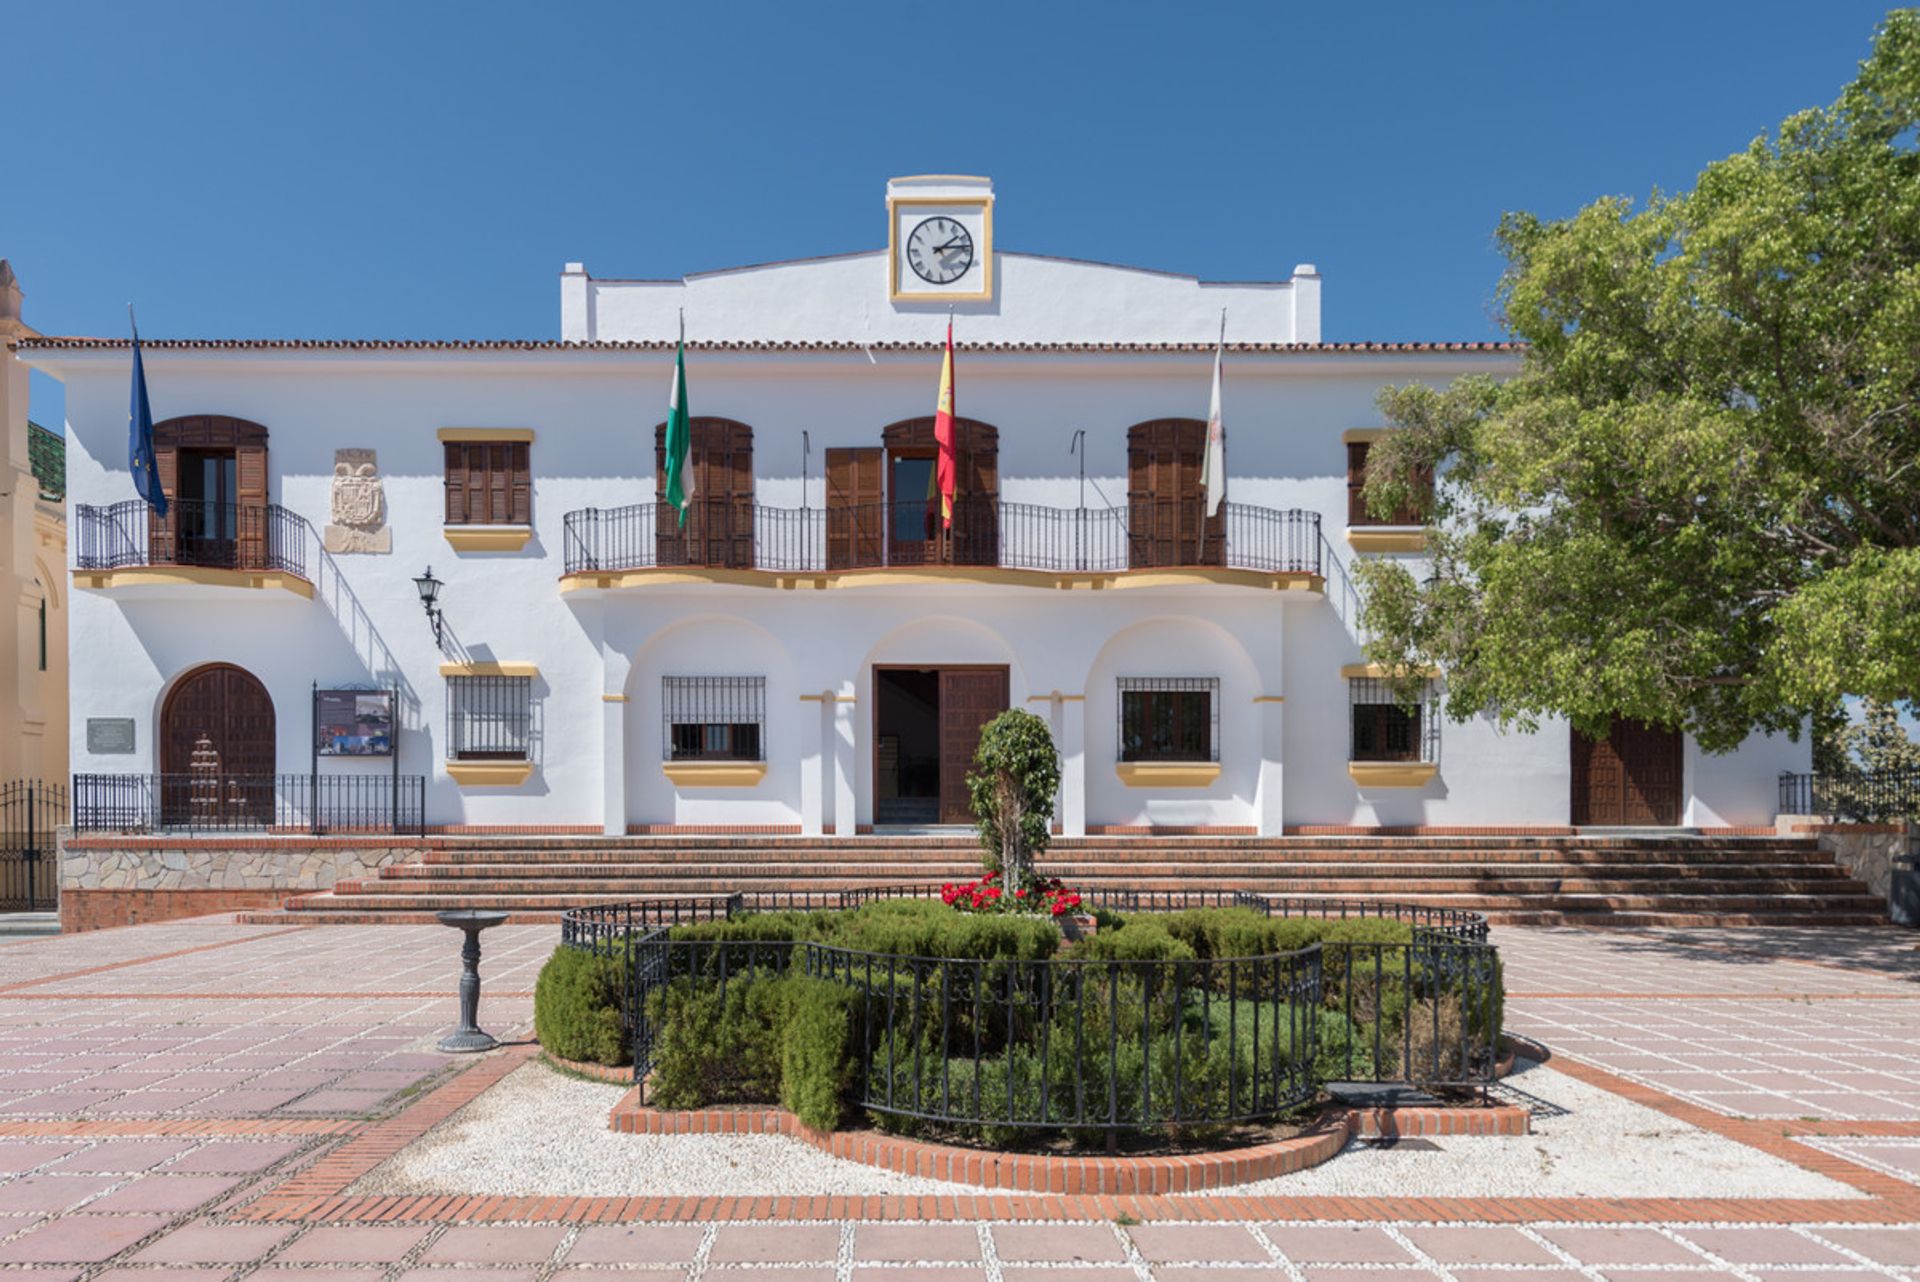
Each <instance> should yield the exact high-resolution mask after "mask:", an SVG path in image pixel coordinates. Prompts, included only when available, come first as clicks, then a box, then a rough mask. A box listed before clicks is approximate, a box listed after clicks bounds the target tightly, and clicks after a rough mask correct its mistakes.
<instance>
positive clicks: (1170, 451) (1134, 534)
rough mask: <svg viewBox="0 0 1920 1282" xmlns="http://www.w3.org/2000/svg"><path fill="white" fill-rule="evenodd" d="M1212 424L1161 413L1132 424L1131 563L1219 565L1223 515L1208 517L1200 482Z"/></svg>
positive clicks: (1129, 488)
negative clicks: (1142, 421) (1169, 416)
mask: <svg viewBox="0 0 1920 1282" xmlns="http://www.w3.org/2000/svg"><path fill="white" fill-rule="evenodd" d="M1206 447H1207V425H1206V424H1205V423H1203V422H1201V421H1200V420H1198V419H1191V418H1162V419H1154V420H1152V421H1150V422H1146V423H1136V424H1135V425H1134V426H1132V427H1131V428H1128V429H1127V533H1128V540H1127V563H1128V565H1130V566H1132V567H1133V568H1135V569H1145V568H1149V567H1167V566H1188V565H1219V564H1221V563H1222V562H1223V561H1224V559H1225V558H1224V553H1225V549H1226V532H1225V530H1226V522H1225V517H1224V514H1222V515H1216V516H1214V517H1212V518H1209V517H1208V516H1207V497H1206V491H1205V490H1203V489H1202V488H1201V485H1200V471H1201V459H1202V455H1203V454H1204V452H1205V450H1206Z"/></svg>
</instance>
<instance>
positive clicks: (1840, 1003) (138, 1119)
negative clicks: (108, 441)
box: [0, 920, 1920, 1282]
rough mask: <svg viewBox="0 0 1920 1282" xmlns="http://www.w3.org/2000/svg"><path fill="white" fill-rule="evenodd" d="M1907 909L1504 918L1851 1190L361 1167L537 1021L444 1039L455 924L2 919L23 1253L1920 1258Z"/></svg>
mask: <svg viewBox="0 0 1920 1282" xmlns="http://www.w3.org/2000/svg"><path fill="white" fill-rule="evenodd" d="M1912 941H1913V937H1912V936H1911V935H1908V936H1904V937H1901V936H1889V935H1887V934H1885V933H1884V932H1828V933H1826V934H1825V935H1824V936H1823V935H1822V934H1821V933H1820V932H1793V933H1792V937H1791V938H1790V939H1784V940H1783V948H1782V955H1768V954H1767V953H1766V949H1767V947H1768V945H1767V944H1766V937H1765V936H1762V935H1759V934H1753V935H1745V936H1742V935H1739V934H1738V933H1737V932H1734V933H1733V934H1732V938H1731V939H1728V938H1725V937H1722V936H1720V935H1718V934H1716V933H1714V932H1698V931H1696V932H1668V933H1665V934H1663V933H1660V932H1645V931H1642V932H1632V933H1613V934H1604V935H1603V934H1598V933H1593V932H1584V931H1548V930H1535V931H1523V930H1517V929H1504V930H1502V931H1500V932H1499V939H1498V942H1499V943H1500V944H1501V945H1502V947H1503V949H1505V951H1506V956H1507V959H1508V978H1509V983H1510V984H1511V986H1512V988H1513V991H1514V993H1515V996H1514V997H1513V998H1512V1000H1511V1001H1510V1002H1509V1022H1510V1023H1511V1024H1512V1026H1513V1027H1514V1028H1515V1030H1516V1031H1518V1032H1521V1033H1524V1034H1526V1035H1528V1036H1531V1037H1534V1038H1536V1039H1538V1040H1540V1041H1542V1042H1544V1043H1545V1044H1546V1045H1547V1046H1548V1047H1549V1048H1550V1049H1551V1050H1552V1051H1553V1053H1554V1056H1555V1062H1556V1065H1557V1066H1558V1067H1561V1068H1563V1069H1565V1070H1566V1071H1569V1072H1575V1073H1577V1074H1579V1075H1580V1076H1582V1078H1583V1080H1587V1081H1589V1082H1591V1083H1594V1084H1598V1085H1601V1086H1602V1087H1603V1088H1604V1089H1609V1090H1614V1091H1616V1092H1618V1093H1620V1094H1623V1095H1627V1096H1628V1097H1630V1098H1634V1099H1637V1100H1639V1101H1641V1102H1644V1103H1648V1104H1650V1105H1652V1106H1654V1107H1659V1108H1661V1109H1663V1110H1664V1111H1666V1112H1668V1113H1669V1114H1670V1115H1672V1116H1674V1117H1678V1118H1681V1119H1683V1120H1688V1121H1691V1122H1693V1123H1694V1124H1697V1125H1704V1126H1707V1127H1709V1128H1711V1129H1714V1130H1717V1131H1719V1132H1720V1133H1722V1134H1725V1135H1728V1136H1731V1137H1733V1138H1736V1139H1739V1140H1740V1141H1741V1142H1743V1143H1750V1144H1753V1145H1754V1146H1755V1147H1763V1148H1765V1149H1766V1150H1767V1151H1769V1152H1773V1153H1775V1154H1776V1155H1781V1156H1786V1157H1788V1158H1789V1160H1793V1161H1795V1162H1797V1163H1798V1164H1800V1165H1803V1166H1807V1167H1809V1168H1810V1169H1816V1170H1819V1171H1821V1172H1822V1173H1825V1174H1829V1175H1832V1176H1834V1177H1835V1178H1839V1179H1842V1180H1843V1181H1845V1182H1847V1183H1851V1184H1853V1185H1854V1186H1855V1187H1857V1188H1859V1189H1861V1191H1862V1194H1863V1196H1862V1197H1861V1198H1860V1199H1858V1200H1853V1201H1848V1202H1845V1203H1840V1204H1835V1203H1833V1202H1826V1203H1820V1202H1802V1203H1787V1202H1782V1201H1779V1200H1772V1199H1743V1200H1732V1199H1724V1200H1720V1201H1716V1202H1708V1201H1706V1200H1704V1199H1695V1200H1692V1201H1674V1200H1671V1199H1668V1200H1664V1201H1662V1200H1656V1199H1608V1200H1600V1199H1573V1198H1562V1199H1552V1200H1548V1199H1509V1200H1506V1201H1474V1200H1471V1199H1434V1198H1412V1197H1409V1198H1398V1199H1382V1198H1370V1199H1342V1198H1333V1197H1323V1198H1299V1197H1295V1198H1286V1197H1275V1198H1257V1199H1256V1198H1248V1197H1238V1196H1233V1195H1231V1194H1230V1193H1229V1194H1221V1195H1204V1194H1203V1195H1193V1196H1187V1197H1160V1198H1151V1197H1133V1198H1091V1197H1081V1198H1070V1197H1048V1196H1021V1195H994V1194H986V1193H983V1194H981V1195H979V1196H977V1197H964V1198H958V1197H956V1198H871V1199H851V1198H817V1199H779V1198H715V1197H686V1198H650V1199H617V1198H520V1199H506V1198H480V1197H457V1196H443V1197H415V1198H401V1197H376V1198H353V1197H350V1196H347V1195H345V1194H344V1192H343V1191H344V1190H345V1189H346V1187H347V1186H348V1185H349V1184H350V1183H351V1182H352V1181H353V1180H354V1179H356V1178H358V1176H359V1175H360V1174H362V1173H364V1171H365V1170H366V1169H369V1168H370V1165H371V1164H377V1163H378V1162H379V1161H380V1160H382V1159H383V1157H384V1156H385V1155H386V1154H390V1153H391V1152H393V1151H395V1150H396V1149H397V1148H398V1147H399V1146H401V1145H404V1144H405V1143H407V1142H409V1141H410V1139H411V1138H413V1137H416V1136H417V1135H419V1134H420V1133H423V1132H424V1130H425V1129H426V1128H427V1127H429V1126H431V1125H432V1124H434V1123H435V1122H436V1121H438V1120H440V1119H442V1118H444V1117H446V1116H448V1115H450V1114H451V1113H452V1112H453V1111H454V1110H455V1109H457V1108H458V1107H459V1106H460V1105H461V1104H462V1103H464V1102H465V1101H466V1100H468V1099H471V1098H473V1097H474V1096H475V1095H476V1094H478V1093H479V1092H480V1091H481V1090H484V1089H485V1088H486V1086H487V1085H488V1084H490V1083H491V1082H492V1081H496V1080H498V1079H499V1077H500V1076H501V1075H502V1074H503V1073H504V1072H505V1071H506V1070H507V1069H509V1068H510V1067H512V1065H513V1064H514V1063H517V1062H520V1061H521V1060H522V1059H523V1058H524V1056H525V1054H526V1053H527V1052H526V1051H525V1050H524V1049H510V1050H509V1051H507V1052H505V1053H502V1054H496V1055H493V1056H488V1057H483V1058H481V1059H478V1060H472V1059H463V1060H457V1061H450V1060H449V1059H447V1058H446V1057H442V1056H439V1055H438V1054H437V1053H435V1052H433V1051H432V1050H431V1046H432V1043H433V1041H434V1040H435V1039H436V1038H437V1036H438V1035H439V1033H440V1032H441V1031H443V1029H444V1027H445V1025H446V1024H447V1022H448V1021H449V1018H450V1016H451V1014H452V1010H453V997H452V992H453V983H454V980H455V977H456V975H457V973H458V971H457V960H456V949H457V942H458V937H457V936H455V935H454V934H453V932H449V931H444V930H441V929H439V928H437V927H418V928H416V927H317V928H310V929H304V930H297V931H285V930H280V929H276V928H272V927H234V926H231V925H228V924H224V923H217V922H214V921H211V920H209V921H201V922H191V923H180V924H169V925H165V926H156V927H136V928H129V929H124V930H115V931H103V932H99V933H97V934H91V935H86V936H79V937H69V938H61V939H52V940H44V941H31V942H28V943H23V944H12V945H5V946H0V1282H4V1280H5V1279H6V1278H11V1277H15V1276H18V1277H19V1278H22V1279H26V1280H28V1282H101V1280H103V1279H105V1280H109V1282H227V1280H228V1279H233V1280H235V1282H238V1279H241V1278H248V1279H251V1278H254V1277H256V1276H257V1277H260V1278H262V1279H265V1280H266V1282H553V1280H554V1279H564V1280H565V1282H613V1280H612V1279H610V1278H608V1277H607V1276H606V1275H608V1274H615V1273H619V1274H628V1275H632V1279H631V1282H656V1280H658V1282H665V1280H666V1279H682V1278H684V1279H696V1278H699V1279H710V1280H714V1282H749V1280H750V1279H753V1278H763V1277H764V1278H769V1279H779V1280H780V1282H806V1280H807V1279H811V1278H820V1279H832V1280H833V1282H889V1279H894V1278H908V1277H915V1278H923V1277H934V1278H937V1279H941V1280H943V1282H973V1280H975V1279H978V1280H979V1282H1075V1280H1076V1279H1085V1280H1088V1282H1094V1280H1098V1282H1105V1280H1106V1279H1131V1280H1133V1282H1142V1280H1146V1282H1152V1280H1154V1279H1158V1280H1159V1282H1174V1280H1176V1279H1181V1280H1191V1282H1203V1280H1207V1279H1213V1280H1226V1279H1232V1280H1237V1282H1258V1280H1259V1279H1262V1278H1273V1279H1285V1280H1286V1282H1380V1280H1379V1279H1377V1278H1369V1277H1367V1276H1364V1275H1377V1274H1380V1273H1390V1274H1397V1275H1405V1276H1406V1277H1407V1278H1408V1279H1409V1282H1411V1280H1412V1279H1414V1278H1421V1279H1428V1278H1431V1279H1438V1280H1439V1282H1650V1278H1649V1275H1651V1274H1671V1273H1680V1274H1686V1275H1688V1276H1689V1282H1692V1280H1693V1279H1698V1280H1699V1282H1705V1280H1706V1279H1722V1278H1729V1279H1738V1280H1739V1282H1828V1280H1832V1282H1838V1280H1840V1279H1847V1280H1848V1282H1879V1280H1880V1279H1894V1280H1895V1282H1920V1224H1916V1221H1920V1044H1917V1043H1920V1037H1916V1036H1915V1034H1914V1033H1913V1032H1912V1031H1911V1030H1913V1029H1916V1028H1920V984H1917V983H1916V982H1915V977H1916V975H1920V967H1916V966H1914V965H1913V964H1912V963H1911V961H1910V960H1909V958H1908V957H1907V956H1906V954H1905V952H1904V951H1903V948H1904V949H1907V950H1910V949H1911V947H1912ZM553 942H554V932H553V930H552V928H551V927H544V926H531V927H504V928H501V929H500V930H496V931H492V932H489V934H488V936H487V938H486V945H487V960H486V961H485V962H484V963H483V970H484V972H485V974H486V978H487V996H486V999H485V1003H484V1006H483V1011H482V1016H483V1022H485V1023H486V1024H488V1026H489V1027H491V1028H493V1029H494V1030H495V1031H496V1032H500V1033H508V1034H519V1033H523V1032H524V1029H525V1026H526V1024H527V1023H528V1021H529V1018H530V1008H531V1002H530V1000H529V997H528V992H529V990H530V989H531V987H532V980H533V976H534V973H535V972H536V970H537V968H538V965H539V963H540V962H541V961H542V960H543V959H544V957H545V956H546V954H547V952H548V951H549V950H550V949H551V947H552V945H553ZM1748 1118H1768V1119H1773V1118H1778V1119H1781V1120H1777V1121H1775V1120H1768V1121H1757V1120H1742V1119H1748ZM1808 1119H1811V1120H1808ZM1135 1221H1140V1222H1137V1223H1136V1222H1135Z"/></svg>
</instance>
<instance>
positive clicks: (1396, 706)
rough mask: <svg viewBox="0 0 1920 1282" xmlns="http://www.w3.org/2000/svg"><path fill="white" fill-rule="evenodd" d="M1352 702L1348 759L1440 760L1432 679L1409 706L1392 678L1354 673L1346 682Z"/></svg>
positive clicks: (1438, 718) (1437, 717)
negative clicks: (1399, 696) (1392, 681)
mask: <svg viewBox="0 0 1920 1282" xmlns="http://www.w3.org/2000/svg"><path fill="white" fill-rule="evenodd" d="M1347 686H1348V696H1349V702H1350V703H1351V705H1352V717H1351V719H1350V722H1349V725H1350V727H1351V738H1350V739H1349V741H1348V748H1347V759H1348V760H1349V761H1438V760H1439V759H1440V717H1439V715H1438V710H1437V708H1436V707H1435V701H1434V693H1433V683H1432V682H1428V683H1427V685H1426V687H1425V688H1424V689H1422V690H1421V692H1420V697H1419V699H1418V701H1417V702H1415V703H1414V704H1413V706H1411V707H1409V706H1407V705H1406V704H1405V703H1402V702H1401V701H1400V699H1399V698H1398V697H1396V696H1395V694H1394V691H1393V685H1392V683H1391V682H1388V681H1385V680H1382V679H1380V678H1378V677H1354V678H1352V679H1351V680H1349V681H1348V682H1347Z"/></svg>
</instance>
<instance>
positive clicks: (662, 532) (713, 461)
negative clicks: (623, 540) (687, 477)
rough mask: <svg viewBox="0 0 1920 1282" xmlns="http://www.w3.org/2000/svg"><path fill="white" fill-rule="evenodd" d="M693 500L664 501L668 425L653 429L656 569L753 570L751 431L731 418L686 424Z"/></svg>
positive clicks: (701, 419) (660, 425) (700, 420)
mask: <svg viewBox="0 0 1920 1282" xmlns="http://www.w3.org/2000/svg"><path fill="white" fill-rule="evenodd" d="M687 430H688V435H689V436H690V437H691V440H690V441H689V446H690V449H689V454H690V455H691V457H690V458H689V460H688V462H689V464H690V465H691V467H692V469H693V483H694V491H693V501H692V502H691V503H690V504H689V505H688V507H687V514H686V520H685V521H684V522H682V521H681V519H680V512H679V510H678V509H677V508H674V507H673V506H671V505H670V504H668V502H667V425H666V424H665V423H661V424H659V425H658V426H656V427H655V428H654V429H653V460H654V471H653V477H654V480H653V486H654V512H655V540H656V541H655V555H656V559H657V563H658V564H660V565H711V566H719V567H723V568H725V569H731V570H748V569H752V568H753V564H754V556H753V429H752V428H751V427H749V426H747V424H745V423H738V422H735V421H734V420H733V419H730V418H694V419H689V420H688V421H687Z"/></svg>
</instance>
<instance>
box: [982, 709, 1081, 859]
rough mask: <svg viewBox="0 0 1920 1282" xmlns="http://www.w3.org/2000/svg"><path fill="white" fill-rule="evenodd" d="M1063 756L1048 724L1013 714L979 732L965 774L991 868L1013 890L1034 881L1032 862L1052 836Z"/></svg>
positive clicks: (1011, 711)
mask: <svg viewBox="0 0 1920 1282" xmlns="http://www.w3.org/2000/svg"><path fill="white" fill-rule="evenodd" d="M1059 788H1060V754H1059V753H1058V752H1055V751H1054V747H1053V735H1052V734H1051V733H1050V732H1049V731H1048V730H1047V723H1046V722H1045V721H1042V720H1041V719H1040V718H1039V717H1036V716H1034V715H1033V714H1032V713H1031V712H1028V711H1026V710H1025V709H1024V708H1009V709H1007V710H1006V711H1005V712H1003V713H1001V714H1000V715H999V716H997V717H995V718H994V719H993V720H992V721H989V722H988V723H987V724H986V727H985V728H984V729H982V730H981V731H980V746H979V748H977V749H976V750H975V751H974V754H973V769H972V770H970V771H968V772H967V793H968V796H969V798H970V799H971V801H972V803H973V816H974V819H975V820H976V821H977V822H978V823H979V825H980V845H981V848H982V849H983V850H985V851H986V859H985V863H986V865H987V867H988V868H989V869H991V870H993V871H995V872H998V873H1000V874H1001V876H1003V877H1005V878H1006V880H1007V883H1008V884H1009V885H1011V886H1014V887H1023V886H1026V885H1027V884H1028V883H1030V882H1031V881H1032V880H1033V860H1034V857H1035V856H1036V855H1038V854H1039V853H1040V852H1041V851H1043V850H1045V849H1046V848H1047V842H1048V841H1049V840H1051V838H1052V836H1053V796H1054V793H1056V792H1057V791H1059Z"/></svg>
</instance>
